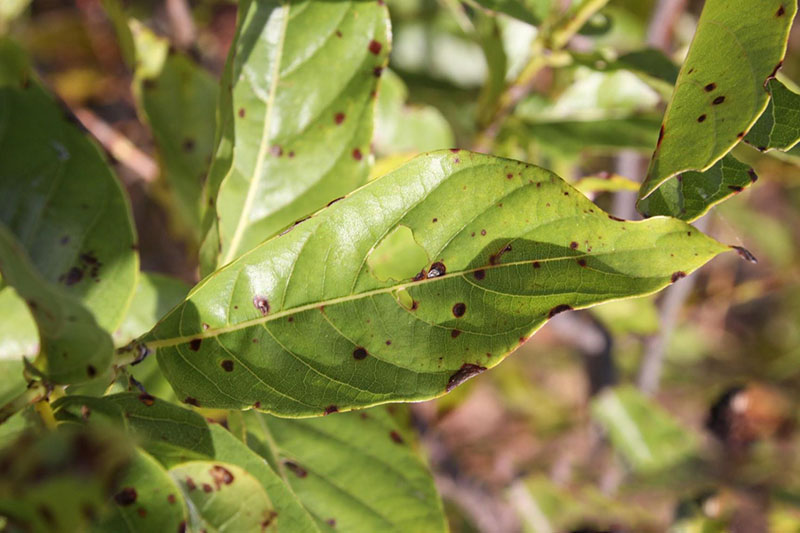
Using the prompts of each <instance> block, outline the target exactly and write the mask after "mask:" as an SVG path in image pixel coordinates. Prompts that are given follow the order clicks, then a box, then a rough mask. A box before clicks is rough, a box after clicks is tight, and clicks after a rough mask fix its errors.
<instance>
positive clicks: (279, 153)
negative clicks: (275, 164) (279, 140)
mask: <svg viewBox="0 0 800 533" xmlns="http://www.w3.org/2000/svg"><path fill="white" fill-rule="evenodd" d="M269 153H271V154H272V155H274V156H275V157H280V156H282V155H283V148H281V147H280V146H278V145H277V144H273V145H272V146H270V148H269Z"/></svg>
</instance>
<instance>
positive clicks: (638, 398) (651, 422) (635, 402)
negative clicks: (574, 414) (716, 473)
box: [591, 386, 698, 472]
mask: <svg viewBox="0 0 800 533" xmlns="http://www.w3.org/2000/svg"><path fill="white" fill-rule="evenodd" d="M591 407H592V415H593V416H594V418H595V419H596V420H597V421H598V422H599V423H600V424H601V425H602V426H603V428H604V429H605V430H606V431H607V432H608V435H609V438H610V439H611V443H612V444H613V445H614V448H615V449H616V450H617V451H618V452H619V453H620V454H622V456H623V457H624V458H625V459H626V460H627V462H628V463H629V464H630V465H631V466H632V467H633V468H634V469H635V470H637V471H640V472H655V471H663V470H665V469H667V468H671V467H674V466H676V465H677V464H678V463H680V462H682V461H684V460H686V459H688V458H689V457H691V456H692V455H694V454H695V453H696V452H697V449H698V443H697V441H696V439H695V438H694V435H693V434H692V433H690V432H689V431H688V430H686V429H684V428H683V427H681V426H680V425H679V424H678V423H677V422H675V420H673V418H672V416H671V415H670V414H669V413H667V412H665V411H664V410H663V409H661V407H659V406H658V405H657V404H655V403H654V402H652V401H650V400H649V399H647V398H646V397H644V396H643V395H642V394H641V393H640V392H639V391H638V390H636V389H635V388H633V387H631V386H622V387H616V388H614V389H606V390H605V391H604V392H602V393H601V394H600V395H598V396H597V397H596V398H595V399H594V400H593V401H592V406H591Z"/></svg>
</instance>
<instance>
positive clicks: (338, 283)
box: [141, 151, 727, 416]
mask: <svg viewBox="0 0 800 533" xmlns="http://www.w3.org/2000/svg"><path fill="white" fill-rule="evenodd" d="M400 225H403V226H407V227H408V228H409V229H410V230H411V231H412V235H413V237H414V239H415V241H416V242H417V243H418V244H419V245H420V246H422V248H423V249H424V250H425V252H426V254H427V256H428V258H429V263H427V264H425V263H420V264H418V265H414V267H415V269H416V268H419V269H420V272H419V276H418V277H416V279H419V281H416V280H412V279H407V280H404V281H402V282H399V283H398V282H395V281H383V282H382V281H380V280H379V279H378V278H376V277H375V276H374V275H373V274H372V273H371V271H370V269H369V268H368V266H367V261H368V259H369V257H370V255H371V253H372V251H373V250H374V249H375V248H376V247H377V246H379V245H380V243H381V241H382V240H383V239H384V237H386V236H387V235H389V234H391V233H392V232H393V231H394V230H395V229H396V228H397V227H398V226H400ZM726 249H727V248H726V247H724V246H722V245H720V244H719V243H717V242H715V241H713V240H711V239H709V238H707V237H706V236H704V235H703V234H701V233H698V232H697V231H696V230H694V228H691V227H689V226H687V225H686V224H684V223H682V222H680V221H676V220H671V219H651V220H649V221H644V222H625V221H618V220H614V219H612V218H611V217H609V216H608V215H606V214H605V213H603V212H602V211H601V210H600V209H599V208H597V207H596V206H595V205H594V204H592V203H591V202H590V201H589V200H587V199H586V198H585V197H584V196H583V195H582V194H580V193H579V192H577V191H576V190H574V189H573V188H571V187H570V186H569V185H567V184H566V183H565V182H563V181H562V180H561V179H559V178H558V177H557V176H555V175H554V174H552V173H550V172H548V171H546V170H543V169H540V168H536V167H533V166H531V165H526V164H524V163H521V162H517V161H510V160H505V159H499V158H495V157H491V156H485V155H480V154H473V153H469V152H466V151H445V152H434V153H431V154H426V155H424V156H421V157H418V158H416V159H415V160H413V161H412V162H411V163H409V164H408V165H406V166H404V167H402V168H401V169H399V170H397V171H395V172H393V173H392V174H389V175H387V176H384V177H383V178H381V179H379V180H376V181H373V182H372V183H370V184H369V185H367V186H365V187H362V188H361V189H359V190H358V191H356V192H355V193H353V194H352V195H351V196H349V197H348V198H345V199H343V200H341V201H339V202H336V203H333V204H332V205H331V206H330V207H328V208H327V209H324V210H322V211H321V212H319V213H318V214H316V215H315V216H312V217H311V218H309V219H308V220H306V221H304V222H302V223H300V224H298V225H297V226H295V227H294V228H293V229H292V230H291V231H290V232H288V233H285V234H284V235H282V236H279V237H276V238H273V239H270V240H268V241H266V242H264V243H263V244H261V245H259V246H258V247H256V248H255V249H253V250H251V251H250V252H248V253H247V254H246V255H245V256H243V257H242V258H241V259H239V260H237V261H235V262H234V263H232V264H230V265H228V266H226V267H225V268H223V269H221V270H219V271H218V272H216V273H215V274H213V275H211V276H209V277H207V278H206V279H204V280H203V281H201V282H200V283H199V284H198V285H197V286H196V287H195V288H194V289H193V290H192V291H191V292H190V293H189V296H188V297H187V300H186V301H185V302H184V303H183V304H181V305H180V306H178V307H177V308H175V309H174V310H173V311H172V312H171V313H170V314H168V315H167V316H166V317H165V318H164V319H163V320H162V321H161V322H160V323H159V324H158V325H157V326H156V327H155V328H154V329H153V331H151V332H150V333H149V334H147V335H146V336H145V337H143V338H142V339H141V341H142V342H144V343H146V344H147V345H148V346H149V347H150V348H152V349H157V356H158V360H159V365H160V366H161V368H162V370H163V372H164V374H165V376H166V377H167V379H168V380H169V381H170V383H171V384H172V386H173V388H174V389H175V390H176V392H177V393H178V396H179V397H181V398H183V397H191V398H193V399H194V401H196V402H197V403H198V404H199V405H201V406H204V407H225V408H235V409H239V408H247V407H252V406H254V405H255V406H257V407H259V408H261V409H263V410H266V411H270V412H275V413H280V414H282V415H291V416H310V415H321V414H323V413H330V412H332V411H335V410H337V409H338V410H340V411H342V410H348V409H352V408H354V407H360V406H369V405H375V404H379V403H385V402H390V401H407V400H422V399H427V398H432V397H436V396H439V395H442V394H444V393H445V392H446V391H449V390H450V389H452V388H453V387H455V386H457V385H458V384H460V383H461V382H462V381H464V380H466V379H468V378H470V377H472V376H474V375H476V374H478V373H480V372H481V371H483V370H485V369H486V368H490V367H492V366H494V365H496V364H498V363H499V362H500V361H501V360H502V359H503V358H504V357H505V356H506V355H507V354H508V353H510V352H511V351H513V350H514V349H515V348H516V347H517V346H518V345H519V344H520V342H521V341H524V340H525V339H526V338H527V337H528V336H530V335H531V334H532V333H533V332H534V331H536V329H538V327H540V326H541V325H542V324H543V323H544V322H545V321H546V320H547V319H548V318H549V317H552V316H553V315H555V314H556V313H558V312H561V311H565V310H568V309H571V308H580V307H588V306H591V305H594V304H597V303H600V302H603V301H607V300H612V299H619V298H625V297H630V296H636V295H643V294H648V293H652V292H655V291H657V290H659V289H661V288H663V287H664V286H666V285H668V284H669V283H670V282H671V281H675V280H677V279H680V277H681V274H682V273H688V272H691V271H692V270H694V269H696V268H697V267H699V266H701V265H702V264H703V263H705V262H706V261H708V260H709V259H711V258H712V257H714V256H715V255H717V254H718V253H720V252H722V251H724V250H726Z"/></svg>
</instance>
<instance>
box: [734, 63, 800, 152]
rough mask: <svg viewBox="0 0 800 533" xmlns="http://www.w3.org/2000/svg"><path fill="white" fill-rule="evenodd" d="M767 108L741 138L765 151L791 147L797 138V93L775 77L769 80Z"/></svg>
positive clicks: (799, 135) (799, 127)
mask: <svg viewBox="0 0 800 533" xmlns="http://www.w3.org/2000/svg"><path fill="white" fill-rule="evenodd" d="M767 89H768V90H769V93H770V96H771V98H770V101H769V105H768V106H767V110H766V111H764V114H763V115H761V117H760V118H759V119H758V122H756V123H755V125H753V128H752V129H751V130H750V132H749V133H748V134H747V136H746V137H745V138H744V142H746V143H748V144H751V145H753V146H755V147H756V148H758V149H759V150H761V151H762V152H766V151H768V150H781V151H782V152H786V151H788V150H791V149H792V148H793V147H794V146H795V145H796V144H797V142H798V141H800V94H797V93H796V92H794V91H792V90H790V89H789V88H788V87H786V85H784V84H783V83H781V82H780V81H778V80H777V79H771V80H769V83H768V84H767Z"/></svg>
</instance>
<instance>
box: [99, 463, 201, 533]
mask: <svg viewBox="0 0 800 533" xmlns="http://www.w3.org/2000/svg"><path fill="white" fill-rule="evenodd" d="M112 502H113V504H112V507H113V510H112V511H111V513H110V514H109V515H108V516H107V517H106V518H105V519H104V520H102V521H101V522H100V523H99V524H96V525H95V526H94V528H93V530H94V531H97V532H98V533H99V532H108V531H116V532H122V531H131V532H138V531H141V532H142V533H144V532H147V531H169V532H176V531H181V528H182V527H185V525H186V519H187V517H188V509H187V507H186V504H185V502H184V500H183V498H182V497H181V491H180V489H179V488H178V486H177V485H176V484H175V482H174V481H173V479H172V477H170V475H169V474H168V473H167V471H166V470H165V469H164V467H163V466H161V464H159V463H158V461H156V460H155V459H153V458H152V457H151V456H150V455H148V454H147V453H145V452H143V451H141V450H136V452H135V453H134V454H133V459H132V460H131V462H130V464H129V465H128V467H127V468H126V469H125V473H124V474H123V476H122V477H121V479H119V480H118V481H117V483H116V486H115V488H114V498H113V500H112Z"/></svg>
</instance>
